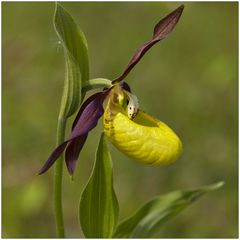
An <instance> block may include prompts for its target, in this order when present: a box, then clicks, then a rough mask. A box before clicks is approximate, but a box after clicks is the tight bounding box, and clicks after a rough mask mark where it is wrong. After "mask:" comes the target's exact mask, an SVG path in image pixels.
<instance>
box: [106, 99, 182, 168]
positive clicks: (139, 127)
mask: <svg viewBox="0 0 240 240" xmlns="http://www.w3.org/2000/svg"><path fill="white" fill-rule="evenodd" d="M104 132H105V135H106V136H107V137H108V139H109V141H110V142H111V143H112V144H113V145H114V146H115V147H116V148H118V149H119V150H120V151H122V152H123V153H125V154H126V155H127V156H129V157H131V158H133V159H135V160H137V161H139V162H141V163H145V164H152V165H156V166H160V165H165V164H170V163H172V162H174V161H175V160H177V159H178V158H179V156H180V155H181V153H182V143H181V141H180V139H179V137H178V136H177V135H176V134H175V133H174V132H173V131H172V129H171V128H169V127H168V126H167V125H166V124H165V123H163V122H161V121H159V120H157V119H155V118H153V117H152V116H150V115H148V114H147V113H145V112H143V111H141V110H138V112H137V114H136V116H135V117H134V118H133V119H130V118H129V116H128V115H127V112H126V111H125V110H124V108H123V107H122V106H121V104H119V105H118V106H117V105H116V99H115V103H114V101H113V99H109V101H108V105H107V108H106V111H105V114H104Z"/></svg>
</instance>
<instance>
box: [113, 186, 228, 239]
mask: <svg viewBox="0 0 240 240" xmlns="http://www.w3.org/2000/svg"><path fill="white" fill-rule="evenodd" d="M222 185H223V182H219V183H216V184H212V185H209V186H205V187H200V188H196V189H192V190H183V191H174V192H171V193H168V194H165V195H163V196H160V197H157V198H155V199H153V200H151V201H149V202H147V203H146V204H144V205H143V206H142V207H141V208H140V209H139V210H138V211H137V212H136V213H135V214H134V215H133V216H131V217H129V218H128V219H126V220H124V221H123V222H122V223H120V224H119V226H118V227H117V230H116V232H115V234H114V237H115V238H129V237H131V238H150V237H160V236H156V234H158V232H159V230H160V228H161V226H162V225H163V224H164V223H166V222H167V221H168V220H169V219H171V218H173V217H174V216H175V215H177V214H178V213H180V212H181V211H182V210H183V209H185V208H186V207H187V206H189V205H190V204H192V203H193V202H194V201H196V200H197V199H198V198H199V197H201V196H202V195H204V194H205V193H208V192H212V191H215V190H217V189H219V188H220V187H221V186H222ZM206 221H207V217H206Z"/></svg>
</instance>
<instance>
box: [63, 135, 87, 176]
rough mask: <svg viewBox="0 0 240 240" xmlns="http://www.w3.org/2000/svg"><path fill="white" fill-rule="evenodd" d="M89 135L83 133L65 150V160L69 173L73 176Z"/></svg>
mask: <svg viewBox="0 0 240 240" xmlns="http://www.w3.org/2000/svg"><path fill="white" fill-rule="evenodd" d="M87 135H88V134H85V135H82V136H80V137H77V138H76V139H74V140H73V141H72V142H71V143H70V144H69V145H68V146H67V149H66V151H65V162H66V165H67V169H68V172H69V174H70V175H71V176H72V175H73V173H74V170H75V168H76V165H77V160H78V156H79V154H80V152H81V150H82V148H83V145H84V143H85V141H86V139H87Z"/></svg>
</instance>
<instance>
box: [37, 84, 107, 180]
mask: <svg viewBox="0 0 240 240" xmlns="http://www.w3.org/2000/svg"><path fill="white" fill-rule="evenodd" d="M110 90H111V88H110V89H108V90H106V91H105V92H99V93H96V94H94V95H92V96H91V97H89V98H88V99H87V100H86V101H85V102H84V103H83V105H82V107H81V108H80V110H79V113H78V114H77V117H76V119H75V121H74V123H73V130H72V133H71V134H70V136H69V138H68V140H67V141H65V142H63V143H62V144H60V145H59V146H58V147H57V148H56V149H55V150H54V151H53V152H52V154H51V155H50V157H49V158H48V160H47V161H46V162H45V164H44V165H43V167H42V168H41V169H40V171H39V174H43V173H44V172H46V171H47V170H48V169H49V168H50V167H51V166H52V165H53V164H54V162H55V161H56V160H57V159H58V157H59V156H60V155H61V154H62V153H63V151H64V150H65V149H66V147H67V145H68V144H69V143H70V144H69V146H68V148H69V150H68V151H67V153H66V156H67V158H66V163H67V167H68V171H69V173H70V174H71V175H72V174H73V171H74V169H75V166H76V161H77V158H78V155H79V153H80V151H81V149H82V147H83V145H84V143H85V141H86V138H87V135H88V132H89V131H90V130H92V129H93V128H94V127H95V126H96V125H97V122H98V119H99V118H100V117H101V116H102V115H103V113H104V109H103V106H102V105H103V101H104V99H105V98H106V97H107V95H108V93H109V92H110Z"/></svg>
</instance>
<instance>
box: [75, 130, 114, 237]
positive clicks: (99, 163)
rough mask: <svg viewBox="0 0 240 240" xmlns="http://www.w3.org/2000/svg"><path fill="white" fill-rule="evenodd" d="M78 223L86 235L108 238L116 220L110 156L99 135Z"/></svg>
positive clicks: (102, 137)
mask: <svg viewBox="0 0 240 240" xmlns="http://www.w3.org/2000/svg"><path fill="white" fill-rule="evenodd" d="M79 210H80V222H81V226H82V231H83V233H84V235H85V237H87V238H110V237H112V234H113V232H114V230H115V226H116V224H117V219H118V201H117V198H116V195H115V192H114V189H113V173H112V159H111V156H110V153H109V151H108V147H107V143H106V141H105V139H104V134H102V136H101V139H100V142H99V145H98V149H97V154H96V161H95V164H94V168H93V172H92V174H91V176H90V179H89V182H88V183H87V185H86V187H85V189H84V190H83V193H82V196H81V200H80V208H79Z"/></svg>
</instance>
